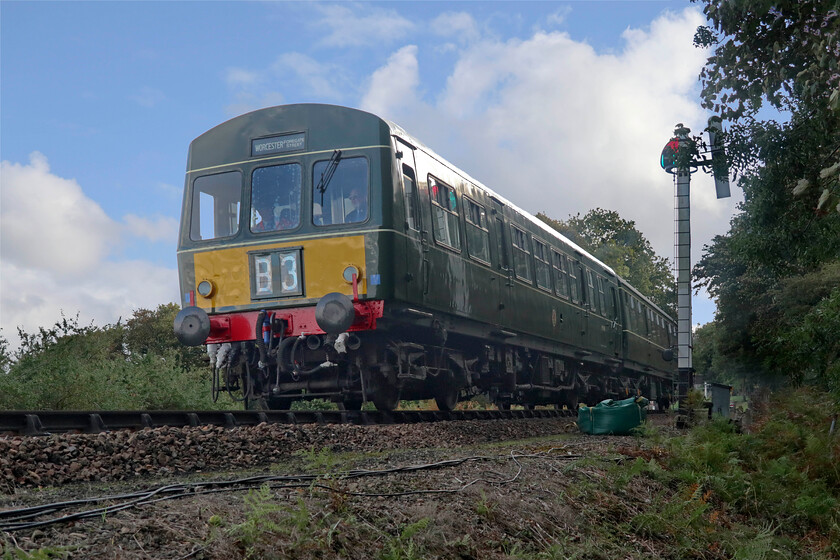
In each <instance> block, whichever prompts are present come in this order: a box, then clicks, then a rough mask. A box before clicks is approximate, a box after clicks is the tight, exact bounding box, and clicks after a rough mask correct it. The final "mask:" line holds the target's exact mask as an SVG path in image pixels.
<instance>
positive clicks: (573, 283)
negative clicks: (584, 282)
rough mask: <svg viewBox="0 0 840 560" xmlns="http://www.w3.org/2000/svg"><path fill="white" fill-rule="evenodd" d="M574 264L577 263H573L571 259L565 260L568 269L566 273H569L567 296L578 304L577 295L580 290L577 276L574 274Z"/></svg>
mask: <svg viewBox="0 0 840 560" xmlns="http://www.w3.org/2000/svg"><path fill="white" fill-rule="evenodd" d="M576 264H577V263H575V261H573V260H572V259H566V266H567V267H568V268H567V272H568V273H569V290H570V292H569V295H571V297H572V301H573V302H575V303H578V302H579V301H580V294H579V293H578V292H579V291H580V290H579V288H578V280H577V274H576V272H575V270H576V268H577V267H576Z"/></svg>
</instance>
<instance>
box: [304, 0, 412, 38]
mask: <svg viewBox="0 0 840 560" xmlns="http://www.w3.org/2000/svg"><path fill="white" fill-rule="evenodd" d="M316 9H317V10H318V11H319V12H320V13H321V16H322V17H321V18H320V19H319V20H318V21H316V22H315V25H314V26H313V27H314V28H316V29H319V30H323V29H327V30H329V31H328V32H326V33H325V34H324V37H323V39H321V41H320V44H322V45H324V46H328V47H359V46H370V45H381V44H383V43H391V42H393V41H395V40H397V39H400V38H402V37H405V36H406V35H407V34H408V33H409V32H410V31H411V30H412V29H414V24H412V23H411V21H409V20H407V19H406V18H404V17H402V16H400V15H399V14H398V13H397V12H395V11H394V10H383V9H379V8H374V7H370V6H364V5H358V4H330V5H321V4H319V5H317V6H316Z"/></svg>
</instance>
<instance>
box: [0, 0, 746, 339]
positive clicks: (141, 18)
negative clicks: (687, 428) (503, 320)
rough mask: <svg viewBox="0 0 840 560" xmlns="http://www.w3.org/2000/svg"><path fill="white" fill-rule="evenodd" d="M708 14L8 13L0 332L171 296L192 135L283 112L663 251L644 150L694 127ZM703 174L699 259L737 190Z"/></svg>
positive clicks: (668, 231)
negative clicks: (353, 133)
mask: <svg viewBox="0 0 840 560" xmlns="http://www.w3.org/2000/svg"><path fill="white" fill-rule="evenodd" d="M702 22H703V18H702V15H701V14H700V12H699V10H698V8H697V6H696V5H695V4H691V3H689V2H670V1H631V2H613V1H600V2H584V1H577V2H462V3H458V2H390V3H389V2H374V3H364V2H359V3H356V2H353V3H349V2H347V3H315V2H307V3H298V2H279V3H271V2H255V3H251V2H58V3H54V2H9V1H3V2H0V36H2V37H1V38H0V57H2V59H0V159H2V161H3V167H2V176H0V178H2V189H1V190H0V194H2V200H0V224H2V232H0V234H2V237H0V240H1V241H2V246H1V247H0V249H1V250H0V327H2V329H3V334H4V335H5V336H6V337H7V338H10V339H12V340H14V339H15V338H16V337H15V336H14V333H15V330H16V326H18V325H22V326H23V327H24V328H26V329H27V330H33V329H35V328H37V326H40V325H49V324H51V323H52V322H53V321H54V320H56V319H57V318H58V317H59V316H60V313H61V311H64V312H65V313H66V314H68V315H74V314H75V313H76V312H77V311H78V312H80V317H81V319H82V321H83V322H88V321H90V320H95V321H96V322H97V324H104V323H107V322H112V321H115V320H116V319H117V318H118V317H120V316H122V317H126V316H128V315H130V313H131V311H132V310H134V309H137V308H139V307H154V306H156V305H157V304H158V303H163V302H168V301H178V288H177V280H176V278H177V273H176V268H175V245H176V237H175V232H176V228H177V220H178V218H179V215H180V205H181V196H182V188H183V178H184V169H185V161H186V153H187V147H188V145H189V142H190V141H191V140H192V139H193V138H195V137H196V136H198V135H199V134H201V133H202V132H204V131H206V130H208V129H209V128H212V127H213V126H215V125H217V124H219V123H220V122H222V121H224V120H227V119H228V118H231V117H233V116H236V115H237V114H241V113H243V112H247V111H249V110H253V109H257V108H260V107H264V106H270V105H277V104H283V103H295V102H325V103H335V104H339V105H347V106H352V107H359V108H362V109H365V110H369V111H371V112H374V113H376V114H379V115H380V116H382V117H385V118H388V119H391V120H394V121H395V122H397V123H399V124H401V125H402V126H403V127H404V128H405V129H406V130H408V131H409V132H411V133H413V134H414V135H415V136H417V137H418V138H420V139H421V140H422V141H423V142H424V143H426V144H427V145H429V146H430V147H432V148H433V149H435V150H436V151H437V152H439V153H441V154H442V155H443V156H444V157H446V158H447V159H449V160H450V161H452V162H453V163H455V164H456V165H458V166H459V167H461V168H463V169H464V170H466V171H467V172H468V173H470V174H471V175H472V176H474V177H476V178H477V179H479V180H481V181H482V182H484V183H485V184H487V185H488V186H489V187H491V188H492V189H494V190H496V191H497V192H499V193H500V194H502V195H504V196H505V197H507V198H509V199H510V200H512V201H513V202H515V203H516V204H517V205H518V206H520V207H522V208H524V209H526V210H528V211H531V212H534V213H536V212H538V211H543V212H546V213H547V214H549V215H551V216H553V217H556V218H558V219H564V218H567V217H568V216H569V215H571V214H575V213H578V212H580V213H585V212H586V211H588V210H589V209H591V208H594V207H598V206H600V207H602V208H608V209H613V210H617V211H618V212H619V213H620V214H621V215H622V217H624V218H625V219H631V220H635V221H636V224H637V227H639V229H640V230H641V231H642V232H643V233H644V234H645V235H646V236H647V237H648V238H649V239H650V240H651V242H652V243H653V245H654V248H655V249H656V250H657V252H658V253H659V254H661V255H663V256H666V257H669V258H672V257H673V185H672V182H671V177H670V176H668V175H667V174H665V173H664V172H662V171H661V169H659V166H658V157H659V151H660V150H661V147H662V146H663V145H664V144H665V142H667V140H668V138H669V137H670V135H671V134H672V132H673V128H674V125H675V124H676V123H677V122H684V123H686V124H687V125H688V126H690V127H691V128H692V129H693V130H694V131H699V130H701V129H702V128H703V126H704V125H705V120H706V118H707V117H708V115H707V114H706V113H705V112H704V111H703V110H702V109H701V108H700V106H699V102H698V93H699V84H698V82H697V74H698V72H699V70H700V68H701V67H702V65H703V62H704V60H705V58H706V56H707V55H708V53H706V52H702V51H698V50H697V49H694V48H693V47H692V45H691V39H692V36H693V33H694V29H696V27H697V25H699V24H702ZM700 175H702V174H698V175H697V176H695V179H696V180H695V181H694V184H693V189H694V191H693V194H692V205H693V208H692V212H693V214H692V218H693V228H694V229H693V234H694V235H693V241H694V258H695V260H696V258H697V257H699V255H700V249H701V247H702V244H703V243H707V242H708V241H709V240H710V239H711V237H712V236H713V235H715V234H720V233H724V232H725V231H726V229H727V224H728V221H729V218H730V216H731V215H732V213H733V211H734V207H735V203H736V198H737V197H733V199H730V200H727V201H717V200H715V199H714V188H713V187H712V186H711V181H709V180H708V179H707V178H705V177H701V176H700ZM735 190H736V191H737V189H735ZM738 194H739V193H738ZM35 224H37V226H38V227H37V228H36V227H34V225H35ZM713 310H714V306H713V304H712V303H711V302H710V301H709V300H708V298H707V297H705V296H703V295H701V296H699V297H698V298H695V312H694V315H695V320H694V322H695V323H704V322H707V321H709V320H711V319H712V316H713Z"/></svg>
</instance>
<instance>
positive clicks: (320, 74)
mask: <svg viewBox="0 0 840 560" xmlns="http://www.w3.org/2000/svg"><path fill="white" fill-rule="evenodd" d="M272 71H273V73H274V75H275V76H276V77H277V78H278V79H281V80H282V79H288V76H289V72H293V73H294V74H295V75H296V76H297V77H298V79H299V80H300V81H301V83H302V84H303V85H304V87H305V89H307V90H308V92H309V93H311V94H314V95H317V96H319V97H326V98H333V99H335V98H338V97H340V95H341V94H340V93H339V91H338V90H337V89H336V87H335V83H334V82H335V81H336V80H339V79H340V77H341V75H342V73H341V70H340V69H339V68H336V67H335V66H333V65H330V64H322V63H320V62H318V61H317V60H315V59H314V58H312V57H309V56H307V55H305V54H301V53H297V52H291V53H284V54H281V55H280V56H278V57H277V60H275V62H274V64H273V65H272Z"/></svg>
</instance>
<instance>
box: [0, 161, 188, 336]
mask: <svg viewBox="0 0 840 560" xmlns="http://www.w3.org/2000/svg"><path fill="white" fill-rule="evenodd" d="M0 165H2V172H0V179H2V184H0V194H1V195H2V205H0V328H2V330H3V335H4V336H5V337H6V338H7V339H9V340H10V342H11V343H12V345H13V346H16V345H17V343H18V339H17V336H16V332H17V327H18V326H21V327H23V328H24V330H26V331H28V332H32V331H34V330H36V329H37V328H38V327H40V326H50V325H51V324H52V323H53V322H55V321H56V320H58V319H59V318H60V317H61V312H62V310H63V311H64V312H65V313H66V314H67V315H70V316H72V315H75V314H76V312H77V311H80V312H81V317H80V319H81V320H82V322H84V323H87V322H89V321H90V320H94V321H95V322H96V324H99V325H103V324H106V323H111V322H114V321H116V320H117V319H118V318H119V317H120V316H123V317H127V316H128V315H130V314H131V312H132V311H134V310H135V309H138V308H140V307H146V308H153V307H156V306H157V305H158V304H160V303H167V302H170V301H178V297H179V296H178V287H177V273H176V271H175V270H173V269H168V268H165V267H161V266H158V265H155V264H152V263H149V262H144V261H136V260H135V261H117V260H113V258H111V257H112V255H113V252H114V250H115V249H116V248H117V247H118V246H119V244H120V242H121V241H122V240H123V239H124V238H126V237H139V238H141V239H149V240H152V241H157V240H171V241H174V239H175V236H176V228H175V226H174V220H172V219H171V218H166V217H161V216H156V217H154V218H153V219H151V220H149V219H146V218H143V217H140V216H134V215H129V216H126V218H125V223H124V224H120V223H118V222H116V221H114V220H112V219H111V218H110V217H108V215H107V214H106V213H105V211H104V210H103V209H102V208H101V207H100V206H99V205H98V204H97V203H96V202H94V201H93V200H91V199H90V198H88V197H87V196H86V195H85V193H84V192H83V190H82V188H81V186H80V185H79V184H78V183H77V182H76V181H75V180H72V179H65V178H62V177H59V176H57V175H55V174H53V173H51V172H50V167H49V163H48V162H47V158H46V157H45V156H44V155H43V154H40V153H38V152H34V153H33V154H32V155H31V156H30V161H29V164H27V165H23V164H17V163H10V162H8V161H3V162H2V164H0Z"/></svg>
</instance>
